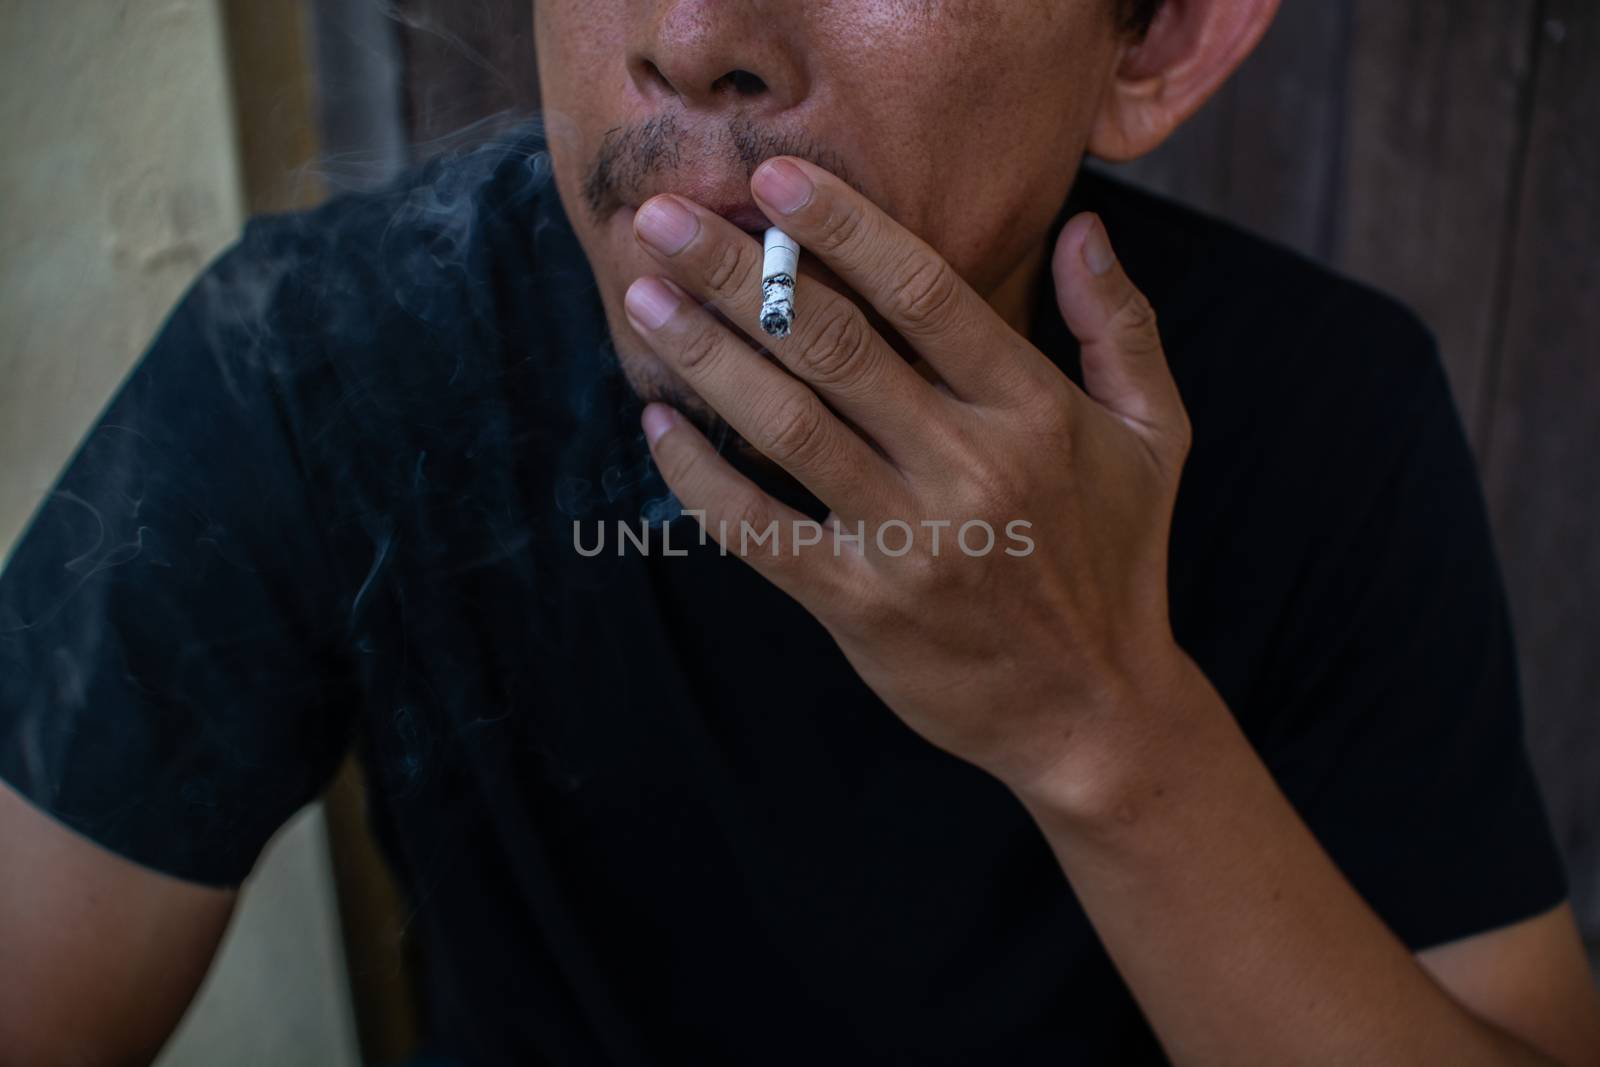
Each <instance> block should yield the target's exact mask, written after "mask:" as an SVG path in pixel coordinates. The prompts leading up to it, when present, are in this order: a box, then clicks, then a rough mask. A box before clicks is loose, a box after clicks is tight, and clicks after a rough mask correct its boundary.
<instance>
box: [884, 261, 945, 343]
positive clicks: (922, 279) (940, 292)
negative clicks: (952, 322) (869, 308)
mask: <svg viewBox="0 0 1600 1067" xmlns="http://www.w3.org/2000/svg"><path fill="white" fill-rule="evenodd" d="M911 258H912V260H913V262H912V263H911V265H910V270H909V272H906V273H904V277H903V279H902V280H901V281H900V282H899V283H898V284H896V286H895V288H894V291H893V292H892V293H890V294H889V298H888V299H889V311H890V314H891V317H893V318H894V319H896V320H897V321H898V322H900V323H901V324H903V325H905V326H908V327H910V328H911V329H913V330H917V331H923V332H926V331H928V330H932V329H934V328H937V327H938V326H940V325H942V324H943V323H945V322H946V321H948V319H949V317H950V313H951V312H952V311H953V310H954V309H955V306H956V300H957V298H958V297H959V296H960V293H961V289H960V284H959V281H958V279H957V278H956V272H955V270H954V269H953V268H952V267H951V266H950V265H949V264H948V263H946V262H945V261H944V260H942V259H939V258H937V257H934V258H932V259H929V258H926V257H924V256H923V255H921V254H920V251H919V253H917V254H914V255H913V256H912V257H911Z"/></svg>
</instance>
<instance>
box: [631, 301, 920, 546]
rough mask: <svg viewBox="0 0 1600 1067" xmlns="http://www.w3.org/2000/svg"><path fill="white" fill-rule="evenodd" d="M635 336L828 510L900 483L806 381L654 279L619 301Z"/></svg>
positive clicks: (859, 510)
mask: <svg viewBox="0 0 1600 1067" xmlns="http://www.w3.org/2000/svg"><path fill="white" fill-rule="evenodd" d="M624 304H625V307H626V309H627V313H628V319H629V321H630V322H631V323H632V324H633V328H634V329H635V330H637V331H638V333H639V336H640V337H642V338H644V339H645V341H646V342H647V343H648V344H649V345H650V347H651V348H652V349H653V350H654V351H655V352H656V354H657V355H659V356H660V357H661V358H662V359H663V360H665V361H666V362H667V364H668V365H669V366H671V367H672V368H673V369H674V370H676V371H677V372H678V374H679V375H680V376H681V377H682V378H683V379H684V381H685V382H687V383H688V385H689V387H690V388H691V389H693V390H694V391H695V392H696V393H698V394H699V395H700V396H701V397H703V398H704V399H705V401H706V403H708V404H710V405H711V406H712V407H713V408H715V409H716V410H717V412H718V413H719V414H721V415H722V417H723V418H725V419H727V420H728V425H730V426H732V427H733V428H734V430H736V431H738V433H739V435H740V436H742V437H743V438H744V439H745V440H747V441H749V442H750V443H751V444H752V445H754V446H755V447H756V448H757V449H758V450H760V451H761V452H762V453H763V454H764V455H766V456H768V457H770V458H771V459H772V460H773V461H774V462H776V463H778V464H779V465H780V466H782V467H783V468H784V469H785V470H787V471H788V472H789V473H790V474H792V475H794V476H795V477H796V478H797V479H799V480H800V482H801V483H802V484H803V485H805V487H806V488H807V489H810V490H811V492H812V493H813V494H815V495H816V497H817V498H818V499H819V500H822V501H824V502H825V503H826V504H827V505H828V506H829V507H831V508H834V509H835V510H838V511H841V512H846V513H848V514H852V515H855V514H863V513H864V510H865V509H870V508H871V507H873V506H874V505H875V504H876V503H879V502H882V500H883V498H884V497H886V496H889V497H891V498H898V496H899V495H900V494H899V492H898V490H899V488H900V487H902V486H903V484H904V483H903V481H902V476H901V474H900V472H899V471H897V470H896V469H895V468H894V467H892V466H890V464H889V462H888V461H887V460H886V459H884V458H883V456H881V455H879V454H878V453H877V452H874V451H873V450H872V448H871V447H870V446H868V445H867V443H866V441H864V440H862V438H861V437H860V436H859V435H857V434H856V433H855V432H854V431H852V430H851V429H850V428H849V427H847V426H845V424H844V423H842V422H840V421H839V418H838V416H836V415H834V413H833V412H831V411H829V410H828V407H827V405H825V404H824V403H823V402H822V400H821V399H820V398H819V397H818V396H817V394H816V393H814V392H812V390H811V389H810V388H809V387H808V386H806V384H805V383H803V382H800V381H796V380H795V379H794V378H792V377H790V376H789V375H787V374H785V373H784V372H783V371H782V370H780V369H779V368H777V367H775V366H773V365H772V364H771V363H769V362H767V361H766V360H764V359H762V358H760V357H759V356H758V355H757V354H756V353H755V352H754V351H753V350H752V349H751V348H750V346H749V344H747V343H746V342H745V341H744V340H743V339H742V338H740V337H738V336H736V335H735V334H734V333H733V332H732V331H730V330H729V329H728V328H727V327H726V326H724V325H722V323H720V322H718V321H717V320H716V319H714V318H713V317H712V316H711V314H710V312H708V311H706V310H705V309H704V308H702V307H698V306H696V305H695V304H694V303H692V302H690V301H687V300H685V299H684V298H683V296H682V294H681V291H680V290H677V289H675V288H674V287H673V286H671V285H669V284H667V283H665V282H663V281H662V280H661V279H659V278H650V277H646V278H640V279H639V280H638V281H636V282H634V283H633V285H632V286H631V287H630V288H629V289H628V294H627V297H626V298H625V300H624Z"/></svg>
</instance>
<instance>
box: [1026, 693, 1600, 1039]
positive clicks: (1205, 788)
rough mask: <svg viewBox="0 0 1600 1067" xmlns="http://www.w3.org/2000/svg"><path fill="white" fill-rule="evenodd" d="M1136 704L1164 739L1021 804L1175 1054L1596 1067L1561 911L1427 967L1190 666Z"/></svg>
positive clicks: (1092, 747)
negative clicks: (1364, 896) (1337, 863)
mask: <svg viewBox="0 0 1600 1067" xmlns="http://www.w3.org/2000/svg"><path fill="white" fill-rule="evenodd" d="M1178 662H1180V663H1181V661H1178ZM1135 699H1144V700H1148V701H1149V709H1151V710H1153V711H1154V714H1156V715H1158V716H1159V717H1160V719H1161V721H1162V723H1163V726H1162V729H1161V730H1160V731H1159V732H1158V733H1157V732H1152V733H1150V734H1148V735H1147V736H1146V737H1145V738H1144V739H1143V740H1140V739H1137V738H1132V737H1125V738H1120V739H1116V738H1112V737H1106V738H1105V739H1104V742H1103V743H1099V742H1090V743H1086V744H1084V745H1082V746H1081V747H1080V748H1079V749H1078V750H1077V751H1076V752H1075V754H1074V755H1073V756H1072V758H1071V759H1070V760H1068V761H1066V762H1064V763H1063V764H1061V765H1060V766H1058V767H1057V768H1055V769H1054V770H1052V772H1051V773H1050V774H1048V775H1046V776H1044V777H1043V778H1042V779H1041V780H1040V781H1039V782H1037V783H1036V784H1035V785H1034V786H1032V787H1031V788H1029V789H1028V790H1026V791H1025V792H1024V793H1023V799H1024V802H1025V803H1026V804H1027V805H1028V807H1029V810H1030V811H1031V812H1032V813H1033V815H1034V816H1035V818H1036V820H1037V821H1038V823H1039V825H1040V826H1041V827H1042V828H1043V829H1044V831H1045V835H1046V837H1047V839H1048V840H1049V842H1050V844H1051V847H1052V848H1053V849H1054V850H1055V853H1056V856H1057V858H1058V859H1059V860H1060V862H1061V865H1062V868H1063V870H1065V871H1066V873H1067V876H1068V878H1069V879H1070V881H1071V882H1072V885H1073V888H1074V890H1075V891H1076V892H1077V894H1078V898H1079V900H1080V901H1082V903H1083V906H1084V908H1085V909H1086V910H1087V912H1088V914H1089V916H1090V918H1091V919H1092V920H1093V922H1094V924H1095V928H1096V930H1097V931H1098V933H1099V934H1100V937H1101V940H1102V941H1103V942H1104V943H1105V945H1106V948H1107V950H1108V951H1109V952H1110V954H1111V956H1112V958H1113V960H1114V961H1115V962H1116V964H1117V967H1118V969H1119V971H1120V972H1121V973H1122V975H1123V977H1124V979H1125V980H1126V981H1127V982H1128V985H1129V986H1130V988H1131V989H1132V990H1133V992H1134V994H1135V996H1136V997H1137V998H1138V1000H1139V1003H1140V1005H1141V1007H1142V1008H1143V1009H1144V1011H1145V1014H1146V1015H1147V1017H1148V1018H1149V1019H1150V1022H1151V1024H1152V1026H1154V1028H1155V1030H1156V1032H1157V1033H1158V1034H1159V1035H1160V1036H1161V1039H1162V1042H1163V1044H1164V1045H1165V1047H1166V1049H1167V1051H1168V1053H1169V1054H1170V1055H1171V1056H1172V1058H1173V1060H1174V1061H1175V1062H1177V1063H1181V1064H1212V1063H1216V1064H1222V1063H1244V1062H1248V1063H1284V1064H1288V1063H1330V1062H1331V1063H1374V1064H1378V1063H1395V1064H1410V1063H1450V1064H1462V1065H1469V1064H1547V1063H1561V1064H1568V1065H1574V1067H1576V1065H1579V1064H1593V1063H1596V1062H1600V1059H1597V1056H1600V1012H1597V1011H1596V1003H1595V997H1594V992H1593V989H1592V987H1591V986H1590V984H1589V982H1590V980H1589V976H1588V971H1587V967H1586V966H1585V964H1584V960H1583V953H1582V949H1581V946H1580V944H1579V942H1578V939H1577V936H1576V930H1575V928H1573V926H1572V923H1571V920H1570V916H1569V914H1568V913H1567V911H1566V909H1565V908H1562V909H1559V910H1558V911H1557V912H1554V913H1551V915H1549V916H1545V917H1541V918H1538V919H1534V920H1530V921H1529V922H1526V923H1522V924H1518V926H1515V927H1511V928H1508V929H1506V930H1502V931H1497V932H1493V933H1489V934H1484V935H1480V936H1479V937H1475V938H1471V939H1469V940H1468V941H1464V942H1461V943H1458V944H1456V945H1451V946H1447V947H1444V948H1441V949H1436V950H1431V951H1430V952H1428V953H1426V954H1424V956H1423V964H1422V965H1419V963H1418V961H1417V959H1416V958H1415V957H1413V956H1412V955H1411V953H1409V952H1408V951H1407V949H1406V948H1405V946H1404V945H1403V944H1401V942H1400V941H1399V940H1398V939H1397V938H1395V937H1394V935H1392V934H1391V933H1390V932H1389V931H1388V930H1387V929H1386V928H1385V927H1384V926H1383V924H1382V923H1381V922H1380V921H1379V920H1378V918H1377V916H1375V915H1374V914H1373V913H1372V912H1371V910H1370V909H1369V908H1368V907H1367V906H1366V904H1365V903H1364V902H1363V901H1362V900H1361V898H1360V897H1359V896H1357V894H1356V893H1355V891H1354V890H1353V889H1352V888H1351V886H1350V885H1349V883H1348V882H1347V881H1346V880H1345V879H1344V878H1343V877H1342V876H1341V875H1340V873H1339V871H1338V870H1337V869H1336V868H1335V867H1334V865H1333V864H1332V862H1331V861H1330V860H1329V859H1328V857H1327V855H1326V854H1325V853H1324V852H1323V851H1322V849H1321V848H1320V847H1319V845H1318V844H1317V842H1316V840H1315V839H1314V838H1313V837H1312V836H1311V834H1310V832H1309V831H1308V830H1307V829H1306V827H1305V825H1304V824H1303V823H1302V822H1301V821H1300V819H1299V818H1298V816H1297V815H1296V814H1295V812H1294V811H1293V809H1292V808H1291V807H1290V806H1289V804H1288V802H1287V801H1286V800H1285V799H1284V797H1283V795H1282V793H1280V792H1279V791H1278V788H1277V787H1276V785H1275V784H1274V782H1273V780H1272V778H1271V776H1270V775H1269V774H1268V772H1267V769H1266V767H1265V766H1263V764H1262V763H1261V761H1260V760H1259V759H1257V758H1256V756H1255V754H1254V752H1253V751H1252V750H1251V749H1250V746H1249V745H1248V744H1247V743H1246V741H1245V739H1244V737H1243V736H1242V735H1241V734H1240V733H1239V732H1238V730H1237V728H1236V727H1235V726H1234V723H1233V719H1232V717H1231V716H1230V715H1229V714H1228V713H1227V709H1226V708H1225V707H1223V705H1222V702H1221V700H1220V699H1219V698H1218V697H1217V696H1216V694H1215V692H1214V691H1213V690H1212V689H1211V687H1210V686H1209V685H1208V684H1207V683H1206V681H1205V679H1204V678H1203V677H1202V676H1200V673H1199V671H1198V670H1197V669H1195V668H1193V667H1192V665H1188V666H1187V667H1186V668H1184V667H1180V669H1178V670H1177V671H1175V672H1174V674H1173V675H1172V676H1171V677H1170V678H1169V679H1168V680H1167V681H1166V683H1165V684H1164V685H1163V686H1162V687H1160V688H1159V689H1155V690H1153V691H1152V692H1151V693H1150V694H1149V695H1148V696H1146V697H1143V698H1135ZM1150 717H1151V716H1150V715H1149V714H1147V713H1145V712H1138V713H1130V714H1127V715H1122V716H1118V717H1115V719H1116V721H1119V722H1122V723H1133V722H1138V721H1149V719H1150ZM1111 718H1113V717H1108V720H1109V719H1111Z"/></svg>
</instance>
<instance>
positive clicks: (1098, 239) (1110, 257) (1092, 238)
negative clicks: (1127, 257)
mask: <svg viewBox="0 0 1600 1067" xmlns="http://www.w3.org/2000/svg"><path fill="white" fill-rule="evenodd" d="M1083 262H1084V265H1085V266H1087V267H1088V268H1089V273H1091V274H1094V275H1101V274H1104V273H1105V272H1106V271H1108V270H1110V269H1111V268H1112V267H1113V266H1115V265H1116V262H1117V256H1116V253H1114V252H1112V251H1111V239H1110V238H1109V237H1107V236H1106V227H1105V223H1103V222H1101V221H1100V220H1099V219H1095V220H1094V225H1093V226H1091V227H1089V233H1088V236H1086V237H1084V239H1083Z"/></svg>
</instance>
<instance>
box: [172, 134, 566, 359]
mask: <svg viewBox="0 0 1600 1067" xmlns="http://www.w3.org/2000/svg"><path fill="white" fill-rule="evenodd" d="M552 216H556V217H559V216H560V205H559V203H558V202H557V197H556V194H555V190H554V185H553V182H552V181H551V178H550V166H549V157H548V153H547V151H546V148H545V143H544V140H543V138H542V137H541V136H540V135H539V134H538V132H537V131H536V130H533V129H522V130H518V131H514V132H513V133H512V134H509V135H507V136H505V137H503V138H500V139H497V140H494V141H491V142H489V143H485V144H482V145H479V146H477V147H474V148H471V149H468V150H463V151H459V152H454V153H450V154H447V155H444V156H441V157H438V158H435V159H433V160H430V161H428V162H426V163H424V164H420V165H418V166H414V167H412V168H410V169H408V170H406V171H404V172H402V173H401V174H399V175H398V176H396V177H395V178H394V179H393V180H392V181H391V182H389V183H388V184H387V185H385V186H383V187H381V188H379V189H376V190H373V191H368V192H344V193H338V192H336V194H335V195H334V196H332V197H331V198H330V199H329V200H328V201H327V202H325V203H324V204H322V205H321V206H319V207H317V208H315V209H313V210H309V211H305V212H298V213H289V214H279V215H268V216H259V217H257V218H254V219H252V220H250V222H249V223H247V225H246V227H245V229H244V232H243V234H242V235H241V237H240V239H239V241H238V242H237V243H236V244H235V245H234V246H233V247H232V248H231V249H230V250H229V251H228V252H227V253H226V254H224V255H223V256H222V257H221V258H220V259H219V260H218V261H217V263H215V264H214V265H213V266H212V268H211V269H210V270H208V271H207V273H206V274H205V275H204V276H203V277H202V279H201V281H200V283H199V284H198V286H197V289H198V290H199V291H200V292H201V293H202V294H206V295H209V296H211V297H212V298H214V299H215V300H219V301H222V302H225V303H226V304H227V305H228V306H229V308H230V309H231V311H232V313H233V314H232V316H231V317H234V318H238V319H245V320H248V319H249V318H250V317H251V316H252V315H256V314H271V315H273V316H275V317H276V319H277V321H276V322H275V323H274V325H275V326H276V327H279V328H284V327H287V328H290V329H293V328H295V327H296V326H299V327H302V328H303V329H304V330H305V331H306V332H307V333H311V334H315V335H316V336H318V337H319V338H321V339H322V340H324V341H325V342H328V343H330V344H333V345H335V346H338V345H339V344H340V343H341V342H344V341H353V342H355V343H357V344H367V343H370V342H371V341H372V340H374V339H375V338H374V331H375V330H380V329H382V328H383V327H385V326H386V325H391V324H394V323H404V324H405V325H406V326H407V327H408V328H410V329H416V328H418V327H421V328H423V329H436V330H445V331H447V332H448V331H452V330H454V329H456V328H458V327H459V326H460V325H461V324H462V322H463V320H464V319H467V318H469V317H471V316H472V315H473V314H474V313H477V314H483V313H490V312H493V311H494V310H495V309H494V308H493V307H492V306H490V305H489V304H488V302H487V300H488V298H489V297H491V296H492V295H493V294H494V293H495V292H496V291H497V290H498V288H499V287H497V286H495V285H494V284H493V281H494V279H496V278H498V277H501V276H504V275H507V274H511V273H515V272H518V271H533V270H535V269H537V268H539V267H540V266H545V267H551V266H554V265H555V264H556V261H558V260H570V256H569V255H568V253H569V249H568V248H567V247H566V246H564V245H560V244H559V243H551V242H542V241H540V240H538V239H537V237H536V235H539V234H541V233H542V232H544V231H546V230H549V229H551V228H552V222H553V221H554V219H553V218H552ZM562 221H564V220H562ZM564 265H567V266H570V263H565V264H564Z"/></svg>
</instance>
